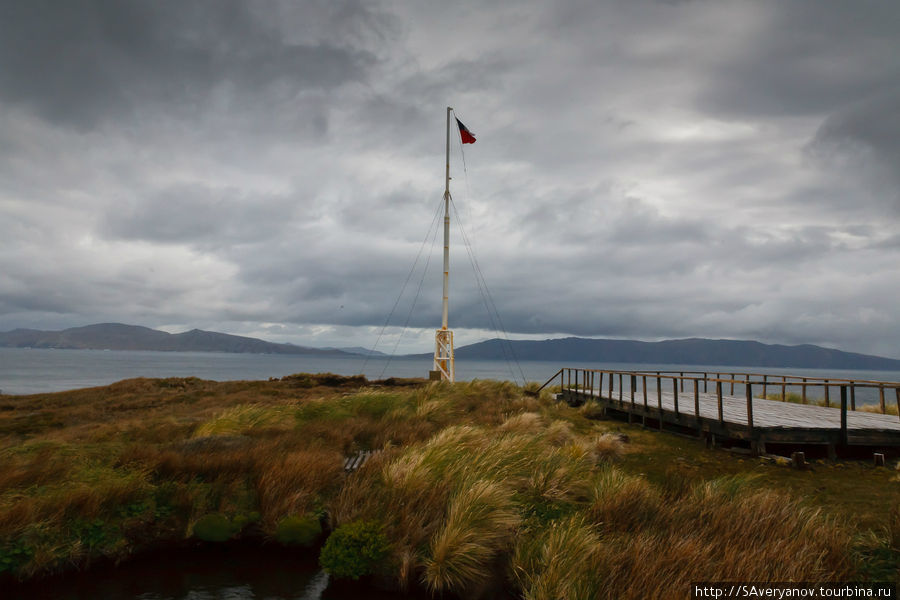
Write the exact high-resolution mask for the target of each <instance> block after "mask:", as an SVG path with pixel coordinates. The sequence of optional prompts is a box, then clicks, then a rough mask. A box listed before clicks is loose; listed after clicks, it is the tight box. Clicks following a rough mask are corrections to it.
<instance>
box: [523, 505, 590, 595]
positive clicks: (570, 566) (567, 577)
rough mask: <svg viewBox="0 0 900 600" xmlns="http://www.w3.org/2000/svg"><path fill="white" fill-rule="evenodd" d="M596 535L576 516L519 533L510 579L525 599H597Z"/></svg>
mask: <svg viewBox="0 0 900 600" xmlns="http://www.w3.org/2000/svg"><path fill="white" fill-rule="evenodd" d="M600 543H601V541H600V536H599V535H598V534H597V532H596V531H595V530H594V528H592V527H591V526H590V524H589V523H587V522H586V521H585V520H584V518H583V517H582V516H580V515H573V516H570V517H568V518H566V519H563V520H561V521H553V522H551V523H549V525H548V526H546V527H541V528H535V529H529V530H526V531H523V532H522V535H521V536H520V538H519V541H518V542H517V544H516V548H515V552H514V554H513V557H512V560H511V562H510V571H511V579H512V580H513V581H514V582H515V584H516V586H517V587H518V588H519V589H520V590H521V592H522V597H523V598H525V599H526V600H555V599H557V598H585V599H588V598H597V597H599V596H598V595H597V594H598V592H599V588H600V585H599V581H598V580H597V578H596V577H595V573H596V571H597V569H598V566H599V565H598V556H599V555H598V549H599V548H600Z"/></svg>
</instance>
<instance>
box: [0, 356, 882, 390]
mask: <svg viewBox="0 0 900 600" xmlns="http://www.w3.org/2000/svg"><path fill="white" fill-rule="evenodd" d="M563 367H573V368H592V369H609V370H639V371H645V372H646V371H650V372H652V371H671V372H675V373H676V374H677V373H678V372H684V373H686V374H687V373H688V372H690V373H703V372H707V373H711V374H714V373H721V374H722V375H723V376H724V377H728V376H729V374H730V373H759V374H768V375H770V376H771V377H770V381H771V382H772V384H771V387H770V388H769V390H768V391H769V392H770V393H780V391H781V388H780V384H778V383H777V381H778V380H780V376H782V375H793V376H799V377H811V378H812V377H817V378H831V379H836V378H840V379H863V380H873V381H900V371H863V370H837V369H829V370H823V369H795V368H783V369H780V368H770V367H737V366H714V365H671V364H667V365H650V364H634V363H588V362H564V363H562V362H550V361H519V362H515V361H503V360H460V359H457V361H456V376H457V379H458V380H460V381H471V380H473V379H499V380H508V381H515V382H517V383H519V384H521V383H523V381H534V382H538V383H544V382H545V381H547V380H548V379H550V378H551V377H552V376H553V375H554V374H555V373H557V372H558V371H559V369H561V368H563ZM429 369H431V360H430V359H428V358H422V357H419V358H404V357H400V358H392V359H387V358H385V357H372V358H370V359H368V360H367V359H366V357H365V356H354V355H350V356H346V357H344V356H315V355H286V354H234V353H225V352H153V351H122V350H52V349H37V348H0V391H2V392H0V393H4V394H37V393H44V392H58V391H63V390H71V389H77V388H85V387H93V386H99V385H108V384H110V383H114V382H116V381H120V380H122V379H129V378H132V377H199V378H201V379H211V380H215V381H229V380H245V379H252V380H259V379H269V378H271V377H284V376H285V375H290V374H293V373H326V372H327V373H336V374H338V375H359V374H363V375H365V376H366V377H368V378H369V379H383V378H386V377H427V375H428V371H429ZM628 383H629V382H628V381H627V378H625V380H624V381H623V384H624V386H625V389H626V390H627V389H628ZM616 384H617V385H618V381H616ZM687 385H688V387H689V386H690V383H688V384H687ZM605 386H606V384H605V383H604V387H605ZM669 386H671V382H669V381H667V382H666V384H665V386H664V387H669ZM648 387H651V388H652V387H655V384H653V383H651V382H648ZM709 391H710V392H712V391H714V388H713V386H711V385H710V386H709ZM760 391H761V390H760ZM787 391H789V392H799V388H791V387H790V386H788V390H787ZM729 392H730V388H729V389H728V390H726V391H725V393H729ZM756 393H757V392H754V395H755V394H756ZM741 394H743V388H742V387H740V386H737V387H736V388H735V395H741ZM809 395H810V397H811V398H814V397H817V396H822V395H823V392H822V390H821V389H818V390H817V389H816V388H811V389H810V390H809ZM832 399H833V400H837V390H834V389H832ZM856 399H857V403H859V404H863V403H872V402H876V401H877V392H876V391H875V390H873V389H860V390H857V395H856ZM886 400H887V401H888V402H892V401H894V399H893V398H886Z"/></svg>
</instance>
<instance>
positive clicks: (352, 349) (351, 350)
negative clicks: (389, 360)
mask: <svg viewBox="0 0 900 600" xmlns="http://www.w3.org/2000/svg"><path fill="white" fill-rule="evenodd" d="M322 349H323V350H340V351H341V352H349V353H350V354H362V355H363V356H369V354H371V355H372V356H387V354H385V353H384V352H381V351H379V350H369V349H368V348H363V347H362V346H352V347H350V348H322Z"/></svg>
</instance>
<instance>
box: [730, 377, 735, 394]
mask: <svg viewBox="0 0 900 600" xmlns="http://www.w3.org/2000/svg"><path fill="white" fill-rule="evenodd" d="M730 375H731V392H729V394H730V395H732V396H734V373H731V374H730Z"/></svg>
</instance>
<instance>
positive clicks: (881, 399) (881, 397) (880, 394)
mask: <svg viewBox="0 0 900 600" xmlns="http://www.w3.org/2000/svg"><path fill="white" fill-rule="evenodd" d="M878 406H879V407H881V414H884V413H886V412H887V407H886V406H885V405H884V386H883V385H879V386H878Z"/></svg>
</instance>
